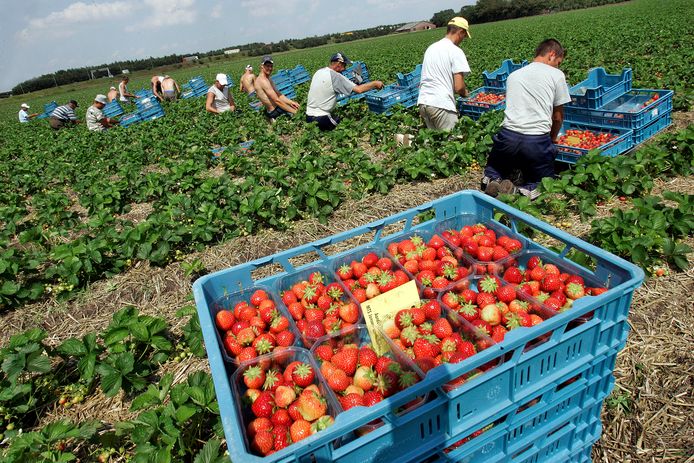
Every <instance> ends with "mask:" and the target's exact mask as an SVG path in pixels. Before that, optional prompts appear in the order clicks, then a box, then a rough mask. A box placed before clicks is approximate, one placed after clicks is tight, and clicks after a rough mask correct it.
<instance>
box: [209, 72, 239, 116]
mask: <svg viewBox="0 0 694 463" xmlns="http://www.w3.org/2000/svg"><path fill="white" fill-rule="evenodd" d="M215 79H216V80H215V81H214V84H212V86H211V87H210V88H209V89H208V90H207V101H206V102H205V109H206V110H207V111H208V112H211V113H214V114H221V113H224V112H227V111H236V104H235V103H234V97H233V95H231V94H230V93H229V81H228V80H227V76H226V74H223V73H221V72H220V73H219V74H217V77H216V78H215Z"/></svg>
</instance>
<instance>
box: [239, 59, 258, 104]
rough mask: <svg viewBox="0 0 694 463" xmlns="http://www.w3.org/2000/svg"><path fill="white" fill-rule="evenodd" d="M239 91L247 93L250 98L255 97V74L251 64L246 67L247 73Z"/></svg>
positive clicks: (242, 78)
mask: <svg viewBox="0 0 694 463" xmlns="http://www.w3.org/2000/svg"><path fill="white" fill-rule="evenodd" d="M239 91H242V92H246V93H247V94H248V96H255V74H253V66H251V65H250V64H247V65H246V71H245V72H244V73H243V75H242V76H241V84H240V85H239Z"/></svg>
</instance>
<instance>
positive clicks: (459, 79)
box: [453, 72, 468, 98]
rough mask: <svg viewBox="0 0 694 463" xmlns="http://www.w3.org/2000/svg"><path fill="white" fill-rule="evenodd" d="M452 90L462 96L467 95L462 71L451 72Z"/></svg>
mask: <svg viewBox="0 0 694 463" xmlns="http://www.w3.org/2000/svg"><path fill="white" fill-rule="evenodd" d="M453 90H454V91H455V93H457V94H458V95H460V96H462V97H463V98H465V97H466V96H468V91H467V86H466V85H465V76H463V73H462V72H457V73H455V74H453Z"/></svg>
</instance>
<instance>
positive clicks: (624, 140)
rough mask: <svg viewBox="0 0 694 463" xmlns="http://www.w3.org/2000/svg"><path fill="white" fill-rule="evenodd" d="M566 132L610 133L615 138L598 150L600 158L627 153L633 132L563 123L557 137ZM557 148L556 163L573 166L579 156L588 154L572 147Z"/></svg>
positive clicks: (631, 143) (560, 146)
mask: <svg viewBox="0 0 694 463" xmlns="http://www.w3.org/2000/svg"><path fill="white" fill-rule="evenodd" d="M567 130H590V131H593V132H602V133H611V134H613V135H616V136H617V138H615V139H613V140H611V141H609V142H607V143H605V144H604V145H602V146H601V147H599V148H598V149H599V150H600V154H601V155H602V156H608V157H611V158H613V157H615V156H619V155H620V154H622V153H625V152H627V151H629V150H630V149H631V148H632V147H633V146H634V142H633V139H632V134H633V131H632V130H631V129H620V128H615V127H602V126H599V125H586V124H576V123H575V122H564V125H562V128H561V130H560V131H559V136H561V135H564V134H565V133H566V131H567ZM556 146H557V151H558V154H557V158H556V160H557V161H561V162H565V163H567V164H575V163H576V162H578V160H579V158H580V157H581V156H585V155H586V154H588V153H589V152H590V150H588V149H584V148H577V147H574V146H565V145H556Z"/></svg>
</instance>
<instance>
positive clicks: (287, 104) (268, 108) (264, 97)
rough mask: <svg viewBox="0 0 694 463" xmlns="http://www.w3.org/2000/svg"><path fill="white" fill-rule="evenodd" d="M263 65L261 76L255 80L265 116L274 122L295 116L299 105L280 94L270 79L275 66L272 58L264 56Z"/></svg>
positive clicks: (256, 90)
mask: <svg viewBox="0 0 694 463" xmlns="http://www.w3.org/2000/svg"><path fill="white" fill-rule="evenodd" d="M261 63H262V66H260V74H258V77H257V78H256V79H255V92H256V94H257V96H258V99H259V100H260V102H261V103H262V104H263V106H265V115H266V116H267V117H268V118H269V119H271V120H273V121H274V120H275V119H276V118H278V117H279V116H282V115H285V114H286V115H289V116H291V115H293V114H295V113H296V112H297V111H298V110H299V107H300V105H299V103H297V102H296V101H294V100H290V99H289V98H287V97H286V96H284V95H283V94H281V93H280V92H278V91H277V87H276V86H275V83H274V82H273V81H272V79H270V75H271V74H272V68H273V67H274V64H275V63H274V62H273V61H272V57H270V56H269V55H265V56H263V59H262V60H261Z"/></svg>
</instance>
